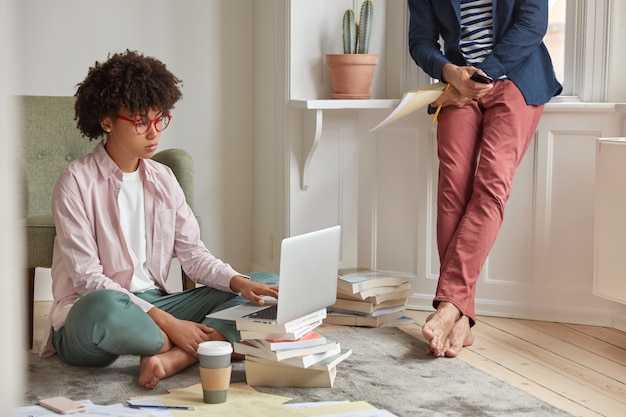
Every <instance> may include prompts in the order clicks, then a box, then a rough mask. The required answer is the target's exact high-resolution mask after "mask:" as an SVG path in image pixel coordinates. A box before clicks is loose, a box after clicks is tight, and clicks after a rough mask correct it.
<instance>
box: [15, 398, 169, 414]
mask: <svg viewBox="0 0 626 417" xmlns="http://www.w3.org/2000/svg"><path fill="white" fill-rule="evenodd" d="M77 402H78V403H80V404H83V405H84V406H86V407H87V409H86V410H85V411H83V412H81V413H78V414H76V415H78V416H81V417H148V416H154V417H168V416H171V414H169V413H168V414H155V413H152V412H150V411H145V410H134V409H132V408H128V407H125V406H124V405H123V404H113V405H96V404H94V403H93V402H91V401H90V400H83V401H77ZM15 416H16V417H59V414H57V413H55V412H54V411H50V410H48V409H46V408H43V407H42V406H40V405H28V406H25V407H19V408H18V409H17V410H16V413H15Z"/></svg>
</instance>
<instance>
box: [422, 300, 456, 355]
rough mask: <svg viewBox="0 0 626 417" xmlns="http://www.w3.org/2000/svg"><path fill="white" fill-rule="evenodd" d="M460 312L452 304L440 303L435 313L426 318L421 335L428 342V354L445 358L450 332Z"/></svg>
mask: <svg viewBox="0 0 626 417" xmlns="http://www.w3.org/2000/svg"><path fill="white" fill-rule="evenodd" d="M460 317H461V312H460V311H459V309H458V308H456V306H455V305H454V304H452V303H449V302H446V301H442V302H441V303H439V305H438V306H437V311H435V312H434V313H433V314H431V315H430V316H428V318H427V319H426V323H425V324H424V326H423V327H422V334H423V335H424V338H425V339H426V341H427V342H428V350H427V351H428V353H432V354H433V355H435V356H445V354H446V351H447V350H448V349H449V348H450V346H451V344H450V341H449V335H450V332H452V329H453V328H454V326H455V324H456V322H457V320H459V318H460Z"/></svg>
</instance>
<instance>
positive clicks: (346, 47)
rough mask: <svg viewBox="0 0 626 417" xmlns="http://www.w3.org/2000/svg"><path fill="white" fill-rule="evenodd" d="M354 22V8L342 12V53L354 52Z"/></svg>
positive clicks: (355, 40)
mask: <svg viewBox="0 0 626 417" xmlns="http://www.w3.org/2000/svg"><path fill="white" fill-rule="evenodd" d="M356 42H357V37H356V23H355V21H354V10H352V9H348V10H346V11H345V13H344V14H343V53H344V54H355V53H356Z"/></svg>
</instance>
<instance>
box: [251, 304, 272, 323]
mask: <svg viewBox="0 0 626 417" xmlns="http://www.w3.org/2000/svg"><path fill="white" fill-rule="evenodd" d="M277 312H278V304H272V305H271V306H269V307H267V308H264V309H261V310H257V311H255V312H254V313H250V314H246V315H245V316H244V317H248V318H251V319H263V320H276V313H277Z"/></svg>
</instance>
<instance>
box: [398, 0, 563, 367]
mask: <svg viewBox="0 0 626 417" xmlns="http://www.w3.org/2000/svg"><path fill="white" fill-rule="evenodd" d="M409 10H410V24H409V47H410V52H411V56H412V57H413V59H414V60H415V62H416V63H417V65H418V66H419V67H420V68H422V69H423V70H424V71H425V72H426V73H427V74H429V75H430V76H431V77H433V78H436V79H440V80H442V81H444V82H446V83H448V86H449V87H450V88H447V89H446V90H445V92H444V93H443V94H442V95H441V96H440V97H439V98H438V99H437V100H436V101H435V102H433V103H431V104H432V106H433V107H438V106H442V107H443V108H442V109H441V113H440V114H439V116H438V119H437V120H438V125H437V155H438V158H439V177H438V181H439V182H438V192H437V246H438V250H439V260H440V263H441V267H440V272H439V281H438V285H437V291H436V294H435V298H434V302H433V305H434V307H435V308H436V309H437V310H436V312H435V313H433V314H432V315H431V316H429V317H428V319H427V322H426V324H425V325H424V327H423V329H422V333H423V335H424V337H425V338H426V340H427V341H428V343H429V347H428V350H429V351H430V353H432V354H434V355H435V356H457V355H458V354H459V352H460V351H461V349H462V348H463V346H467V345H470V344H472V343H473V340H474V339H473V335H472V332H471V327H472V326H473V325H474V324H475V323H476V316H475V311H474V301H475V292H476V282H477V280H478V276H479V274H480V272H481V269H482V267H483V264H484V262H485V260H486V258H487V256H488V254H489V252H490V251H491V247H492V246H493V243H494V241H495V240H496V237H497V235H498V232H499V230H500V226H501V225H502V221H503V217H504V208H505V206H506V202H507V200H508V198H509V194H510V190H511V184H512V182H513V176H514V174H515V171H516V170H517V167H518V165H519V163H520V161H521V160H522V157H523V156H524V153H525V152H526V149H527V148H528V146H529V144H530V141H531V139H532V138H533V135H534V133H535V129H536V128H537V124H538V123H539V119H540V117H541V114H542V111H543V107H544V104H545V103H546V102H548V101H549V100H550V98H551V97H552V96H555V95H557V94H559V93H560V92H561V90H562V87H561V85H560V84H559V82H558V81H557V80H556V77H555V74H554V69H553V67H552V61H551V59H550V55H549V54H548V51H547V49H546V47H545V45H544V44H543V37H544V35H545V33H546V31H547V27H548V2H547V1H546V0H498V1H495V0H409ZM440 39H442V40H443V48H442V45H440ZM475 73H478V75H477V74H475ZM485 75H486V76H487V77H486V78H485V77H484V76H485ZM481 76H482V79H481V78H480V77H481ZM490 79H491V80H492V81H490ZM481 81H482V82H481ZM432 110H433V109H432V107H431V111H432Z"/></svg>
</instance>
